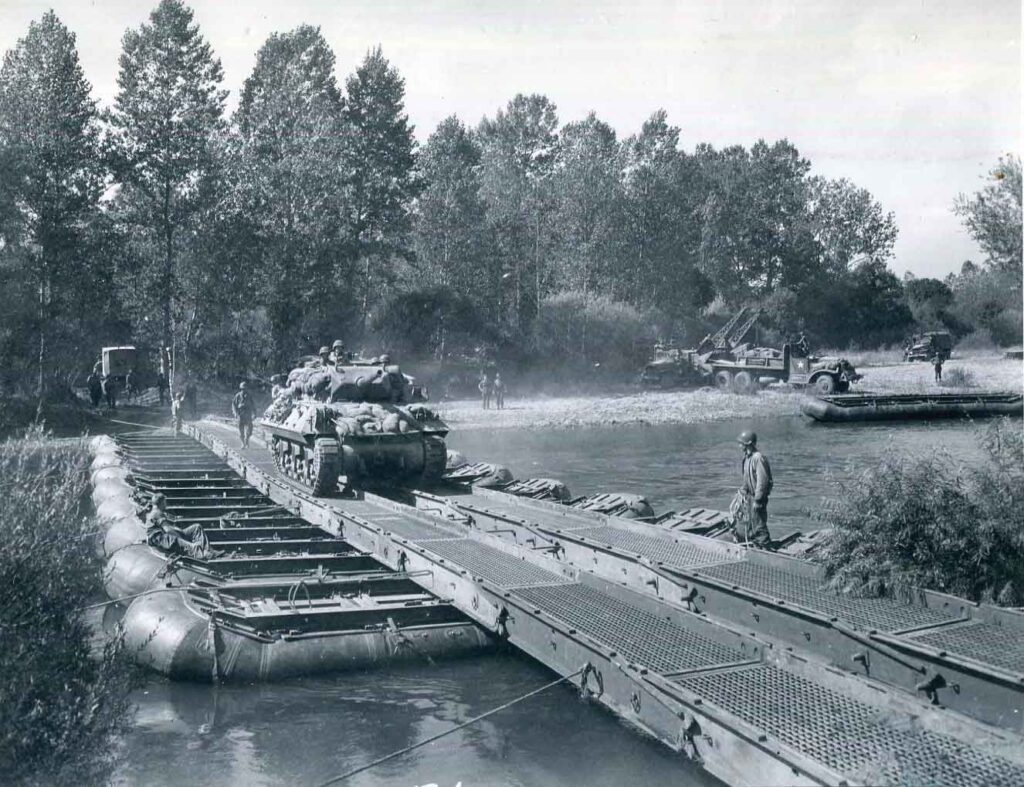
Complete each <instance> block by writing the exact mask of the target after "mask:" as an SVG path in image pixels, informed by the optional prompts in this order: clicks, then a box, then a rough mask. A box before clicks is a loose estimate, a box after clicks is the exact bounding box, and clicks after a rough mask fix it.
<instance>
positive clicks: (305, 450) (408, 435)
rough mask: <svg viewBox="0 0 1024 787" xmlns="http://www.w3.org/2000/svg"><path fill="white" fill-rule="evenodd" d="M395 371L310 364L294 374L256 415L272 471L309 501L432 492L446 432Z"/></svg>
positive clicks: (380, 366) (373, 364)
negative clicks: (345, 493) (401, 486)
mask: <svg viewBox="0 0 1024 787" xmlns="http://www.w3.org/2000/svg"><path fill="white" fill-rule="evenodd" d="M423 398H424V397H423V395H422V392H421V391H420V390H419V389H418V388H417V387H416V385H415V381H414V380H413V379H412V378H411V377H409V376H408V375H405V374H403V373H402V371H401V369H400V368H399V367H398V366H397V365H394V364H390V363H380V360H379V359H374V361H348V362H345V363H343V364H337V365H330V364H323V363H319V362H316V361H313V362H309V363H307V364H306V365H304V366H301V367H299V368H296V369H293V370H292V372H291V373H290V374H289V375H288V381H287V384H286V385H285V387H284V389H283V390H282V391H281V393H280V394H279V395H278V397H277V398H276V399H275V400H274V401H273V402H272V403H271V405H270V407H268V408H267V411H266V412H265V413H264V415H263V419H262V420H261V421H260V425H261V426H262V427H263V429H264V430H265V431H266V433H267V437H268V445H269V446H270V450H271V452H272V453H273V455H274V463H275V465H276V466H277V468H278V470H280V471H281V472H282V473H283V474H284V475H286V476H288V477H290V478H293V479H295V480H296V481H299V482H300V483H302V484H303V485H305V486H308V487H309V488H311V489H312V490H313V493H314V494H316V495H327V494H330V493H331V492H333V491H334V490H335V489H336V488H337V484H338V479H339V477H341V476H345V478H346V481H347V482H348V483H349V484H355V485H368V484H378V483H394V482H404V483H425V484H432V483H436V482H437V481H438V480H440V478H441V476H442V475H443V474H444V470H445V461H446V457H447V448H446V446H445V442H444V438H445V436H446V435H447V434H448V425H447V424H445V423H444V421H442V420H441V419H440V418H439V417H438V416H437V414H436V413H434V412H433V410H431V409H430V408H429V407H427V405H426V404H425V403H424V402H423V401H417V400H422V399H423Z"/></svg>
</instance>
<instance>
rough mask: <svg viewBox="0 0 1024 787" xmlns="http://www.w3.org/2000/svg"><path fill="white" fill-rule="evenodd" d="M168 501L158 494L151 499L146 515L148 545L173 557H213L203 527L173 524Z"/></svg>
mask: <svg viewBox="0 0 1024 787" xmlns="http://www.w3.org/2000/svg"><path fill="white" fill-rule="evenodd" d="M166 505H167V499H166V498H165V497H164V496H163V495H161V494H159V493H157V494H154V495H153V497H151V498H150V509H149V514H147V515H146V543H147V544H149V545H150V546H151V547H156V548H157V549H160V550H163V551H164V552H167V553H168V554H171V555H188V556H189V557H194V558H204V557H212V552H211V550H210V542H209V541H208V540H207V538H206V533H205V532H203V528H202V526H201V525H198V524H193V525H189V526H188V527H177V526H176V525H174V524H172V523H171V519H170V516H169V515H168V514H167V510H166Z"/></svg>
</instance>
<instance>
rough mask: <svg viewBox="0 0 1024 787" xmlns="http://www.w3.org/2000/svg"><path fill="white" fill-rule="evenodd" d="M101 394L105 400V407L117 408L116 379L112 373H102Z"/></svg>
mask: <svg viewBox="0 0 1024 787" xmlns="http://www.w3.org/2000/svg"><path fill="white" fill-rule="evenodd" d="M102 384H103V396H104V398H106V400H107V407H109V408H110V409H111V410H116V409H117V380H115V379H114V378H113V376H112V375H109V374H105V375H103V383H102Z"/></svg>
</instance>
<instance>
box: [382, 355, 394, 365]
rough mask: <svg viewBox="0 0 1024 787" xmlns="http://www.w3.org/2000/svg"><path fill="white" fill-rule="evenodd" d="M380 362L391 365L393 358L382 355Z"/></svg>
mask: <svg viewBox="0 0 1024 787" xmlns="http://www.w3.org/2000/svg"><path fill="white" fill-rule="evenodd" d="M380 362H381V364H389V363H391V356H390V355H382V356H381V357H380Z"/></svg>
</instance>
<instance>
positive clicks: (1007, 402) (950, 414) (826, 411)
mask: <svg viewBox="0 0 1024 787" xmlns="http://www.w3.org/2000/svg"><path fill="white" fill-rule="evenodd" d="M800 409H801V410H802V411H803V413H804V415H809V416H810V417H811V418H813V419H814V420H816V421H822V422H826V423H849V422H854V421H896V420H911V419H932V418H988V417H991V416H999V415H1006V416H1018V417H1019V416H1020V415H1022V414H1024V399H1022V397H1021V395H1020V394H1018V393H1009V392H991V393H929V394H837V395H835V396H822V397H806V398H804V400H803V401H802V402H801V404H800Z"/></svg>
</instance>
